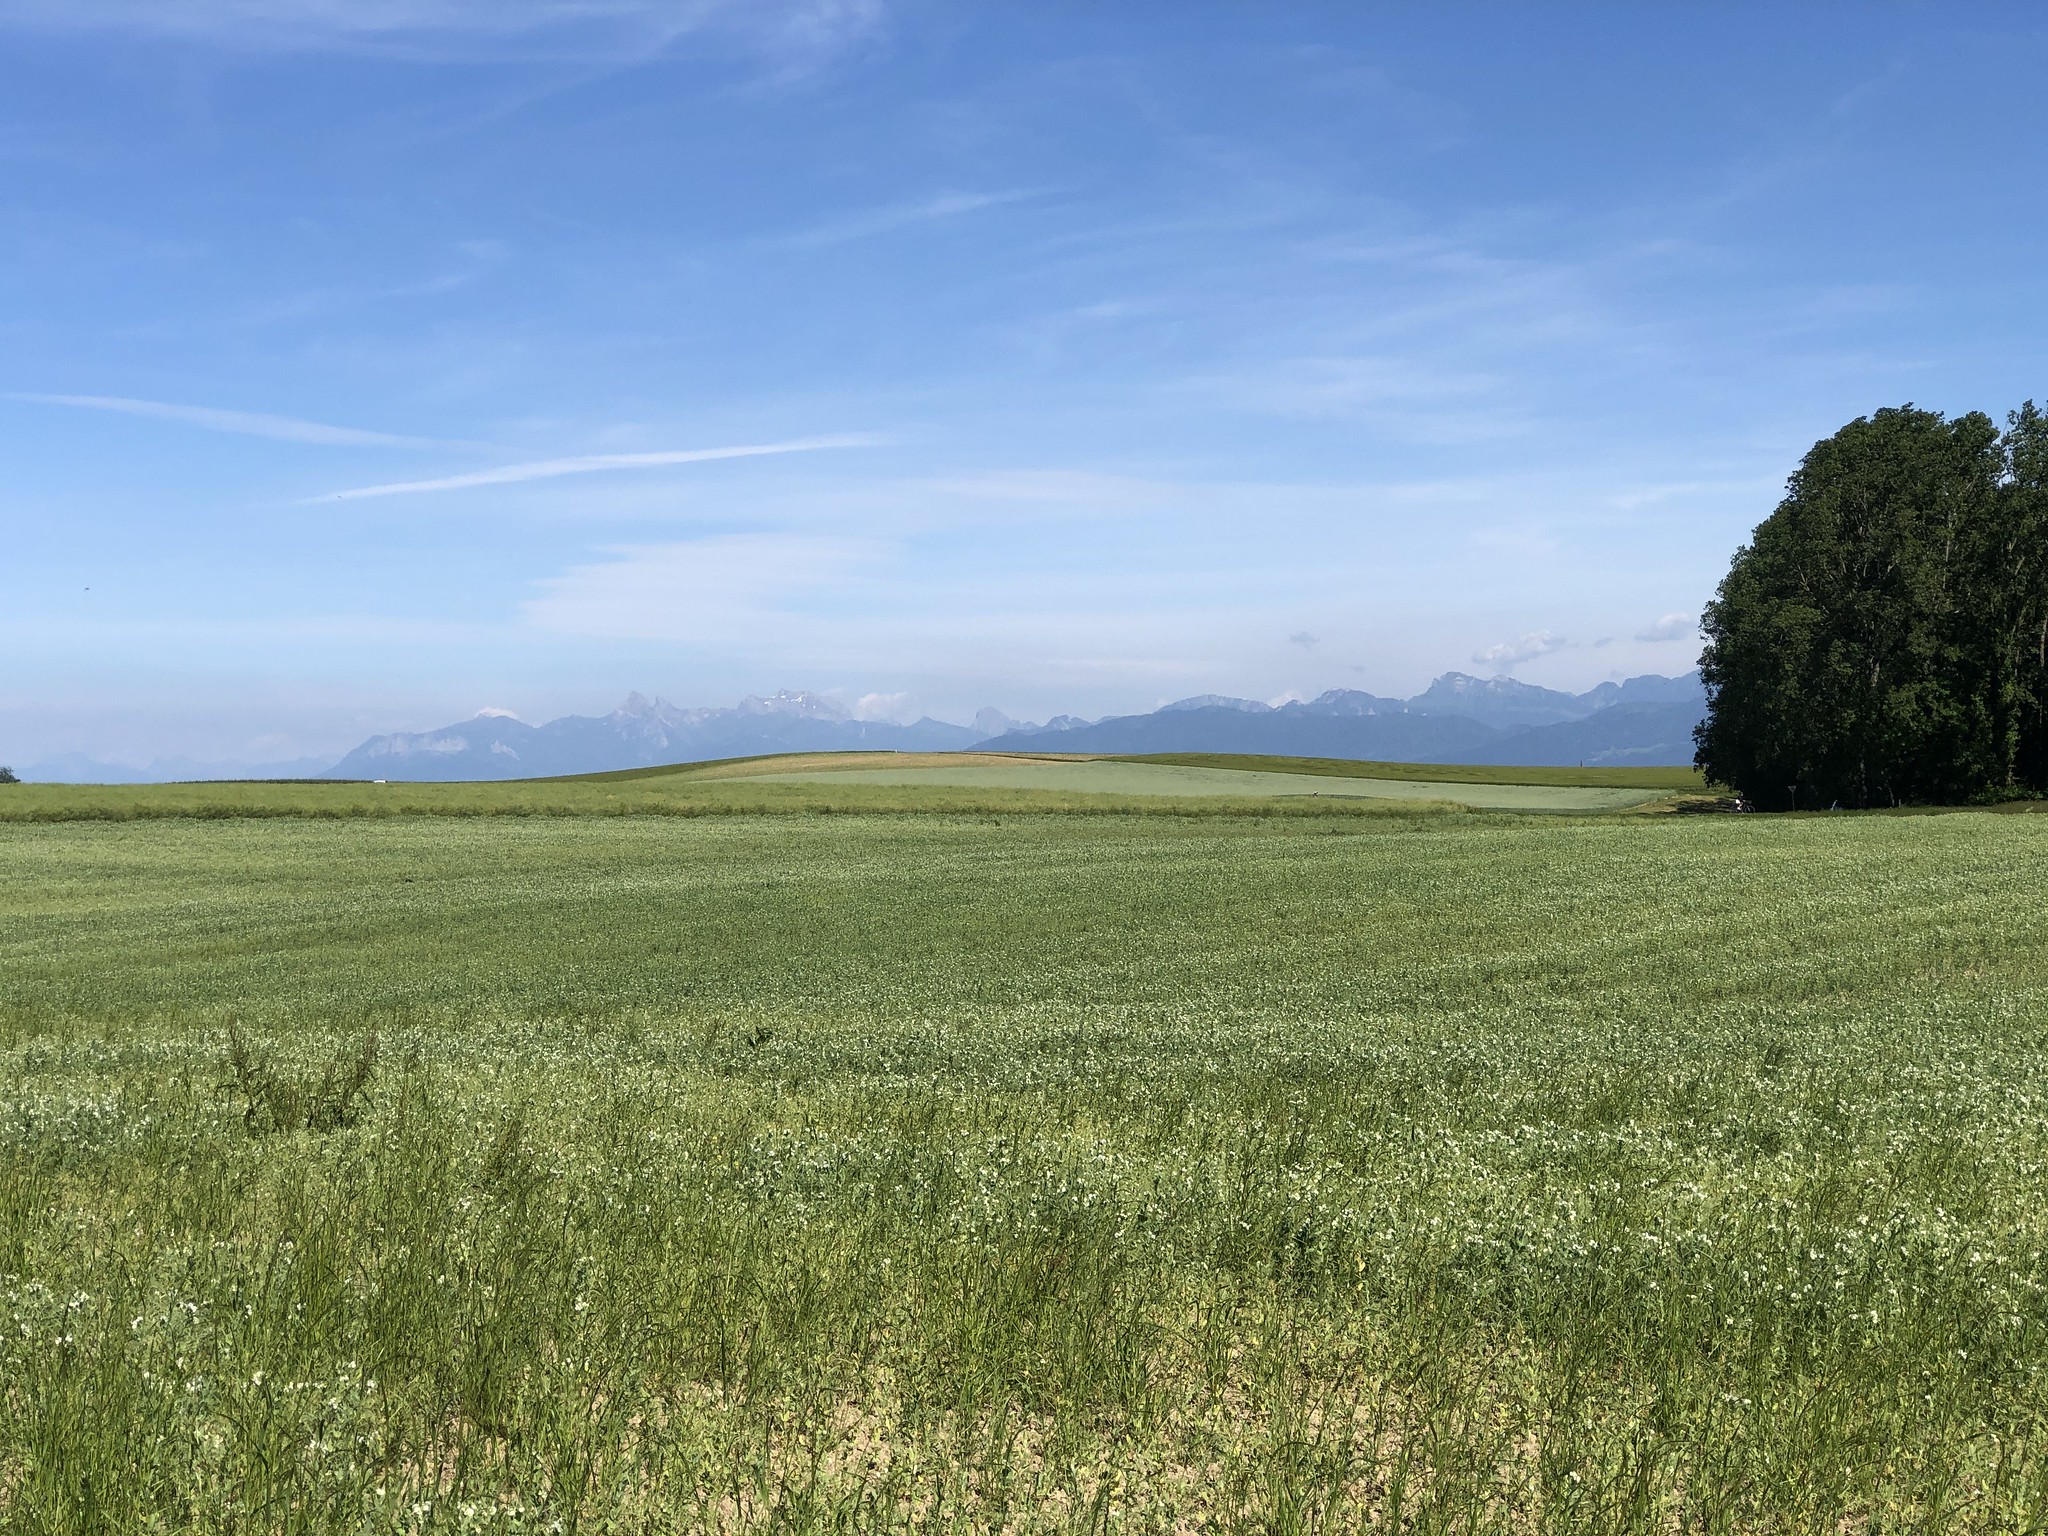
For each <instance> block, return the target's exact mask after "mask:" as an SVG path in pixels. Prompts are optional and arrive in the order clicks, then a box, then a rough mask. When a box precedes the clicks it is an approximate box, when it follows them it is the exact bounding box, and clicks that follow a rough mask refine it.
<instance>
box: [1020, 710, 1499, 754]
mask: <svg viewBox="0 0 2048 1536" xmlns="http://www.w3.org/2000/svg"><path fill="white" fill-rule="evenodd" d="M1318 702H1320V701H1318ZM1497 734H1498V732H1496V731H1494V730H1493V728H1492V727H1490V726H1487V725H1482V724H1481V723H1480V722H1479V721H1477V720H1466V719H1461V718H1459V717H1458V716H1455V715H1442V716H1431V715H1423V714H1411V713H1375V714H1363V713H1361V714H1334V713H1332V714H1318V713H1314V712H1312V711H1311V708H1310V706H1307V705H1302V704H1283V705H1282V706H1281V707H1280V708H1278V709H1266V710H1262V711H1261V712H1259V713H1253V712H1252V711H1250V710H1247V709H1241V708H1238V707H1236V706H1235V705H1233V704H1207V705H1196V706H1194V707H1193V708H1183V707H1181V706H1178V705H1173V704H1169V705H1167V706H1166V707H1165V708H1164V709H1161V710H1158V711H1156V712H1154V713H1152V714H1149V715H1122V716H1118V717H1114V718H1112V719H1108V720H1098V721H1096V722H1095V724H1093V725H1084V726H1077V727H1075V728H1073V729H1071V730H1065V731H1035V732H1021V731H1020V732H1013V733H1011V734H1009V735H1007V736H998V737H997V738H996V739H995V740H994V741H991V742H988V743H987V745H988V746H990V747H992V748H995V749H998V750H1000V751H1004V752H1274V753H1281V754H1283V755H1286V756H1292V757H1355V758H1368V759H1373V760H1376V761H1379V762H1388V763H1448V762H1459V761H1462V760H1463V759H1462V754H1464V753H1468V752H1474V751H1478V750H1480V749H1482V748H1484V747H1486V746H1488V745H1490V744H1491V743H1492V741H1493V739H1494V737H1495V736H1496V735H1497Z"/></svg>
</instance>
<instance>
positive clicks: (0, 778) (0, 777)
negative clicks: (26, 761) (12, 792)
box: [0, 768, 21, 784]
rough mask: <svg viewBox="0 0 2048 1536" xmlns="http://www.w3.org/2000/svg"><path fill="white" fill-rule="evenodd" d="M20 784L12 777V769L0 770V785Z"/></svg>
mask: <svg viewBox="0 0 2048 1536" xmlns="http://www.w3.org/2000/svg"><path fill="white" fill-rule="evenodd" d="M20 782H21V780H19V779H17V778H16V777H15V776H14V770H13V769H12V768H0V784H19V783H20Z"/></svg>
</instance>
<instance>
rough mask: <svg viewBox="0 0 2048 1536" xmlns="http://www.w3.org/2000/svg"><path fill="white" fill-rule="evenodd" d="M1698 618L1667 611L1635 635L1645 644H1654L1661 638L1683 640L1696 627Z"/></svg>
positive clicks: (1661, 639) (1689, 635)
mask: <svg viewBox="0 0 2048 1536" xmlns="http://www.w3.org/2000/svg"><path fill="white" fill-rule="evenodd" d="M1698 627H1699V620H1698V619H1697V618H1695V617H1694V616H1693V615H1692V614H1689V613H1667V614H1665V615H1664V617H1662V618H1661V619H1659V620H1657V622H1656V623H1654V624H1652V625H1651V626H1650V627H1649V628H1648V629H1646V630H1644V631H1643V632H1642V633H1641V634H1639V635H1637V636H1636V639H1638V640H1640V641H1642V642H1643V643H1644V644H1645V645H1654V644H1656V643H1658V642H1659V641H1663V640H1684V639H1688V638H1689V637H1691V635H1692V634H1693V633H1694V632H1695V631H1696V630H1697V629H1698Z"/></svg>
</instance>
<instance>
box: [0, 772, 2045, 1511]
mask: <svg viewBox="0 0 2048 1536" xmlns="http://www.w3.org/2000/svg"><path fill="white" fill-rule="evenodd" d="M636 782H637V781H632V780H625V781H620V782H615V783H613V784H611V785H610V786H609V787H608V786H607V785H606V784H605V783H602V782H592V783H590V784H589V785H588V786H587V788H586V790H578V791H577V792H576V793H578V794H585V793H586V792H587V794H588V795H590V796H602V795H606V794H613V793H617V794H621V795H626V794H641V795H651V794H653V793H655V791H653V790H650V789H635V788H634V787H633V785H634V784H635V783H636ZM20 788H21V789H22V790H34V791H37V792H39V793H40V792H41V791H43V790H44V789H45V788H46V787H45V786H20ZM48 788H50V789H51V791H52V792H51V793H50V794H48V795H44V796H43V797H42V802H41V808H40V809H39V810H36V811H35V812H34V813H33V815H32V816H31V815H29V814H28V813H27V812H26V811H24V812H23V813H22V815H21V819H15V820H9V821H7V822H5V823H4V824H0V1051H4V1058H5V1060H4V1071H0V1528H4V1529H5V1530H7V1531H9V1532H10V1533H12V1532H16V1531H19V1532H24V1533H30V1532H34V1533H40V1532H113V1533H126V1532H156V1531H187V1530H191V1531H208V1532H280V1533H282V1532H323V1533H324V1532H340V1531H346V1532H351V1533H353V1532H379V1533H381V1532H425V1531H435V1532H440V1531H448V1532H455V1531H494V1532H500V1531H501V1532H546V1531H564V1532H568V1531H581V1532H598V1531H602V1532H650V1533H651V1532H679V1531H700V1530H702V1531H721V1532H723V1531H730V1532H740V1531H764V1532H765V1531H771V1530H772V1531H792V1532H805V1531H820V1532H823V1531H870V1530H872V1531H882V1530H899V1531H900V1530H906V1529H916V1530H959V1531H997V1530H1002V1531H1016V1532H1027V1531H1123V1532H1180V1531H1205V1530H1216V1531H1241V1532H1296V1531H1327V1532H1336V1531H1354V1530H1373V1531H1388V1532H1392V1531H1413V1532H1438V1531H1441V1532H1451V1531H1458V1532H1474V1531H1480V1532H1493V1531H1499V1532H1536V1531H1551V1530H1573V1531H1577V1530H1585V1531H1602V1532H1605V1531H1643V1532H1677V1531H1701V1532H1812V1531H1830V1532H1834V1531H1849V1532H1878V1531H1888V1532H1889V1531H1900V1532H1903V1531H1913V1532H1938V1531H2022V1530H2037V1529H2041V1528H2042V1527H2043V1525H2044V1523H2048V1422H2044V1414H2048V1289H2044V1287H2048V1199H2044V1190H2048V1049H2044V1047H2048V949H2044V942H2048V823H2044V821H2043V820H2042V819H2041V818H2038V817H2032V816H1994V815H1989V814H1977V813H1963V814H1953V815H1943V816H1896V817H1892V816H1886V817H1879V816H1870V817H1862V816H1840V817H1832V818H1827V817H1816V818H1811V819H1800V818H1774V817H1757V816H1701V817H1691V816H1669V815H1645V814H1641V813H1630V814H1618V815H1607V816H1597V817H1577V816H1540V817H1528V816H1521V817H1518V816H1508V815H1497V814H1487V813H1483V812H1475V811H1469V810H1454V809H1436V810H1432V809H1430V808H1428V807H1426V806H1423V807H1419V808H1416V807H1408V806H1404V805H1403V804H1402V803H1400V802H1372V803H1365V802H1332V803H1334V804H1336V805H1338V806H1339V807H1340V808H1339V809H1336V810H1325V809H1319V810H1316V811H1315V812H1313V813H1308V812H1304V811H1302V810H1300V809H1299V802H1296V801H1277V800H1276V801H1270V802H1268V801H1257V800H1247V799H1244V798H1240V799H1238V800H1236V801H1225V800H1223V799H1216V800H1213V801H1211V800H1198V799H1190V800H1187V801H1185V802H1180V803H1179V807H1180V808H1179V812H1178V813H1177V814H1173V815H1164V814H1149V813H1141V811H1140V810H1138V809H1134V808H1132V807H1130V806H1125V805H1122V804H1121V803H1120V802H1118V801H1117V800H1116V799H1115V797H1104V802H1105V803H1103V804H1098V805H1097V808H1096V811H1095V812H1094V813H1092V814H1085V815H1081V814H1071V815H1054V814H1038V813H1033V812H1034V808H1036V810H1037V811H1043V810H1045V809H1047V808H1048V807H1051V806H1053V805H1054V804H1055V801H1054V800H1050V799H1032V798H1030V797H1029V795H1028V794H1026V796H1025V798H1023V799H1016V800H1010V801H1006V802H998V801H996V800H993V799H986V798H984V799H983V800H981V801H978V802H970V801H962V800H958V799H951V800H949V799H947V798H946V795H945V794H942V793H941V792H940V791H938V790H918V791H915V793H918V794H922V795H929V796H932V797H934V798H932V799H930V800H929V801H927V803H926V805H925V809H924V811H923V812H922V813H920V814H906V813H904V812H903V811H902V810H901V809H900V798H901V797H902V796H904V795H906V794H910V793H912V791H910V790H906V789H902V788H893V789H892V788H888V787H877V788H876V789H875V790H874V791H873V793H872V795H870V796H869V797H868V798H867V799H866V800H865V801H860V800H859V797H855V799H851V800H850V799H845V798H838V799H828V800H822V801H821V800H819V799H817V798H816V796H817V794H818V793H819V791H818V789H817V787H816V786H808V785H790V786H782V787H781V788H780V790H779V791H777V792H776V793H775V794H771V793H770V791H771V789H774V788H775V787H773V786H769V787H758V786H757V787H755V788H750V789H726V790H718V791H717V793H720V794H727V793H729V794H733V795H740V794H746V795H756V796H767V797H768V798H767V799H754V800H744V799H743V800H734V801H731V802H730V803H727V804H725V805H724V811H725V813H724V814H679V813H676V811H675V808H674V806H673V805H670V804H666V803H664V804H651V803H650V804H643V803H639V802H632V803H627V802H618V803H610V804H607V803H606V802H604V801H602V800H601V799H591V800H588V801H586V802H583V803H582V804H581V808H580V809H578V808H577V807H576V806H574V805H571V804H570V802H569V801H568V800H564V799H561V798H559V797H557V798H556V799H554V800H552V801H547V800H545V799H544V798H543V799H531V798H529V800H528V801H526V802H523V803H524V804H525V805H526V808H527V809H526V812H525V813H523V814H483V813H477V814H470V813H467V812H453V811H449V810H448V809H447V805H446V803H442V804H441V809H440V810H438V811H436V810H434V809H433V805H432V804H430V803H429V802H430V801H431V796H430V795H429V796H426V798H425V799H422V800H421V801H420V802H419V803H420V804H422V805H426V806H427V807H428V809H427V813H423V814H396V813H393V812H392V811H391V804H392V802H388V801H387V802H384V806H383V808H382V809H376V808H375V804H376V803H375V802H371V801H367V800H349V801H347V802H346V803H347V804H368V805H371V806H372V807H373V808H372V809H368V810H359V811H342V812H337V811H336V810H335V809H334V806H333V804H331V803H328V802H323V801H322V800H321V799H320V796H322V795H329V794H332V795H335V796H342V795H346V796H353V797H367V796H370V795H371V794H372V793H373V790H372V788H371V787H369V786H316V787H313V791H314V792H312V793H310V794H307V795H301V796H299V797H298V798H296V799H294V798H293V796H292V795H291V794H290V793H288V788H289V787H285V786H276V787H272V788H269V789H263V792H262V794H261V795H259V794H256V793H255V790H254V789H252V790H251V792H250V795H249V796H245V798H244V799H243V800H241V801H240V802H237V801H235V800H234V798H233V794H232V793H231V792H230V791H226V790H221V789H218V788H213V789H206V790H203V791H202V790H200V789H198V788H195V789H194V790H193V791H192V793H194V794H195V795H197V794H202V793H203V794H206V795H211V796H213V797H214V798H212V799H202V800H194V801H192V802H190V803H188V804H187V805H186V806H185V809H184V810H183V811H179V812H175V813H174V812H171V811H166V810H165V809H164V807H165V806H166V805H167V804H168V803H169V802H168V801H166V800H165V799H164V798H163V796H164V795H165V794H168V793H169V792H158V793H157V798H156V799H155V800H151V799H150V798H149V796H148V795H140V796H138V795H137V794H135V793H133V792H126V793H128V794H129V798H128V799H127V800H125V801H120V802H118V803H117V802H116V801H115V800H113V799H107V798H101V799H97V800H95V799H94V798H93V796H92V795H90V794H86V793H84V792H74V791H65V792H64V793H66V794H70V795H71V796H72V798H71V799H70V800H68V801H66V800H62V799H61V798H60V796H59V795H58V794H57V792H56V790H55V787H48ZM255 788H262V787H255ZM383 789H390V790H392V791H394V792H396V794H397V795H398V796H400V797H404V796H412V795H414V794H415V793H419V794H421V795H426V792H427V791H428V790H431V791H434V792H436V793H439V792H441V791H443V790H445V791H446V792H447V793H448V794H449V795H451V796H452V795H455V794H457V793H458V792H460V793H467V794H471V795H472V802H471V803H472V804H473V805H474V804H481V803H482V802H481V801H480V800H476V799H475V798H474V797H475V794H476V793H477V792H480V791H482V790H484V789H490V790H492V791H493V792H494V793H495V792H500V790H501V789H502V793H504V794H506V795H517V794H524V795H528V796H529V797H532V796H539V795H541V791H540V790H539V789H537V788H535V789H527V790H515V789H514V788H513V787H497V786H425V787H418V789H417V790H416V789H415V788H408V787H404V786H380V787H377V790H376V791H374V792H381V790H383ZM702 792H703V793H705V794H710V793H712V791H711V790H703V791H702ZM4 793H6V794H9V795H11V794H12V793H13V791H12V790H10V791H6V792H4ZM834 793H835V794H838V793H839V792H837V791H834ZM846 793H847V794H851V793H852V791H850V790H849V791H847V792H846ZM951 793H953V794H955V795H969V796H986V795H988V794H991V793H993V792H989V791H982V790H957V791H953V792H951ZM1017 793H1020V794H1022V793H1025V792H1017ZM114 794H115V792H113V791H107V792H105V795H107V796H112V795H114ZM263 795H270V796H271V798H270V799H267V800H266V799H264V798H263ZM778 795H779V796H781V797H782V798H778ZM805 795H809V796H811V797H812V798H811V799H810V800H808V801H805V800H802V799H801V798H788V797H802V796H805ZM883 795H888V796H894V797H897V799H896V800H884V799H881V798H877V797H880V796H883ZM173 798H175V796H173ZM1069 798H1071V799H1081V798H1088V797H1078V796H1076V797H1069ZM259 802H260V803H259ZM857 802H858V803H857ZM1058 803H1060V804H1064V803H1065V802H1058ZM1307 803H1308V804H1309V805H1312V806H1324V805H1325V804H1326V802H1322V801H1311V802H1307ZM16 804H17V805H21V806H26V805H27V804H28V802H27V801H20V802H16ZM238 804H239V806H240V807H241V809H240V810H239V811H238V810H237V808H236V807H237V805H238ZM802 804H808V805H809V806H810V807H811V809H812V810H813V811H818V810H821V809H826V810H830V812H831V814H763V813H762V812H786V811H790V810H791V809H792V807H794V806H797V805H802ZM892 805H896V806H898V807H899V808H897V809H891V806H892ZM66 806H69V808H70V811H69V813H68V817H67V813H65V810H64V808H65V807H66ZM120 806H125V807H126V810H125V811H121V812H120V814H115V812H116V811H117V810H119V807H120ZM195 806H196V807H198V809H194V807H195ZM294 806H296V807H297V809H296V811H294V809H293V807H294ZM152 807H154V809H152ZM536 807H544V808H541V809H536ZM963 807H965V808H963ZM992 807H995V809H992ZM1004 807H1007V808H1004ZM1019 807H1022V808H1023V809H1022V811H1019ZM110 808H111V809H110ZM501 808H502V807H501ZM1013 811H1016V812H1018V813H1017V814H1012V813H1011V812H1013ZM252 812H253V814H252ZM1226 812H1227V813H1226Z"/></svg>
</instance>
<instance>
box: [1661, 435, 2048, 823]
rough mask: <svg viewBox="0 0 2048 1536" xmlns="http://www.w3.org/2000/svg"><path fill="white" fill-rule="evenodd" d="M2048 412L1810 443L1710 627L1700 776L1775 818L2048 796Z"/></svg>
mask: <svg viewBox="0 0 2048 1536" xmlns="http://www.w3.org/2000/svg"><path fill="white" fill-rule="evenodd" d="M2044 540H2048V418H2044V416H2043V415H2042V413H2041V412H2039V411H2037V410H2036V409H2035V407H2034V406H2033V405H2032V403H2031V402H2030V403H2029V404H2027V405H2026V406H2023V407H2022V408H2021V409H2020V410H2018V411H2015V412H2013V413H2012V415H2011V416H2010V417H2009V418H2008V426H2007V430H2006V431H2005V432H2004V433H2003V434H2002V435H2001V434H2000V432H1999V430H1998V428H1997V426H1996V425H1995V424H1994V423H1993V422H1992V420H1991V419H1990V418H1989V417H1988V416H1985V415H1983V414H1981V413H1978V412H1972V413H1971V414H1969V415H1966V416H1961V417H1958V418H1956V419H1955V420H1953V421H1950V420H1948V419H1946V418H1945V417H1943V416H1941V415H1940V414H1938V413H1936V412H1933V411H1922V410H1917V409H1915V408H1914V407H1912V406H1910V405H1908V406H1902V407H1899V408H1897V409H1892V410H1883V411H1879V412H1877V413H1876V414H1875V415H1872V416H1868V417H1859V418H1858V419H1857V420H1855V421H1852V422H1851V423H1849V425H1848V426H1846V427H1844V428H1842V430H1841V431H1839V432H1837V433H1836V434H1835V435H1834V436H1832V437H1829V438H1826V439H1824V440H1823V441H1821V442H1819V443H1816V444H1815V445H1814V447H1813V449H1812V451H1811V452H1810V453H1808V454H1807V455H1806V458H1805V460H1804V461H1803V462H1802V463H1801V464H1800V466H1799V469H1798V472H1797V473H1795V474H1794V475H1793V476H1792V479H1791V482H1790V484H1789V485H1788V486H1787V488H1786V495H1785V499H1784V500H1783V501H1782V502H1780V503H1779V505H1778V509H1777V510H1776V511H1775V512H1773V513H1772V514H1771V516H1770V517H1769V518H1768V519H1766V520H1765V521H1764V523H1763V524H1762V525H1761V526H1759V527H1758V528H1757V530H1756V532H1755V534H1754V535H1753V536H1752V538H1751V541H1750V543H1749V544H1748V545H1747V546H1745V547H1744V548H1743V549H1741V550H1738V551H1737V552H1736V555H1735V559H1734V562H1733V564H1732V565H1731V567H1730V569H1729V572H1728V576H1727V578H1726V579H1725V580H1724V581H1723V582H1722V583H1721V588H1720V591H1719V593H1718V595H1717V596H1716V597H1715V600H1714V601H1713V602H1712V603H1710V604H1708V605H1707V610H1706V613H1705V615H1704V616H1703V619H1702V623H1701V628H1702V630H1703V631H1704V633H1705V636H1706V640H1707V647H1706V652H1705V654H1704V656H1703V657H1702V659H1701V665H1700V670H1701V675H1702V677H1703V679H1704V680H1705V682H1706V685H1707V693H1708V699H1709V709H1708V714H1707V718H1706V720H1705V721H1704V722H1703V723H1702V725H1701V726H1700V728H1699V731H1698V732H1697V741H1698V745H1699V754H1698V762H1699V764H1700V766H1701V767H1702V768H1703V769H1704V770H1706V772H1707V774H1708V775H1709V776H1710V777H1712V778H1713V779H1715V780H1717V781H1719V782H1721V783H1725V784H1729V785H1732V786H1734V787H1735V788H1737V789H1739V790H1740V791H1741V792H1742V793H1743V795H1744V796H1745V797H1746V798H1747V799H1749V800H1750V801H1751V802H1752V803H1754V804H1756V805H1758V806H1760V807H1764V808H1766V809H1785V808H1790V807H1798V808H1802V809H1803V808H1809V807H1825V806H1829V805H1836V804H1840V805H1847V806H1868V805H1891V804H1898V803H1901V802H1946V803H1954V802H1957V801H1963V800H1969V799H1975V798H1983V797H1987V796H1995V795H2001V794H2017V793H2027V792H2039V791H2041V790H2043V789H2048V722H2044V705H2048V566H2044V562H2048V543H2044Z"/></svg>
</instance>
